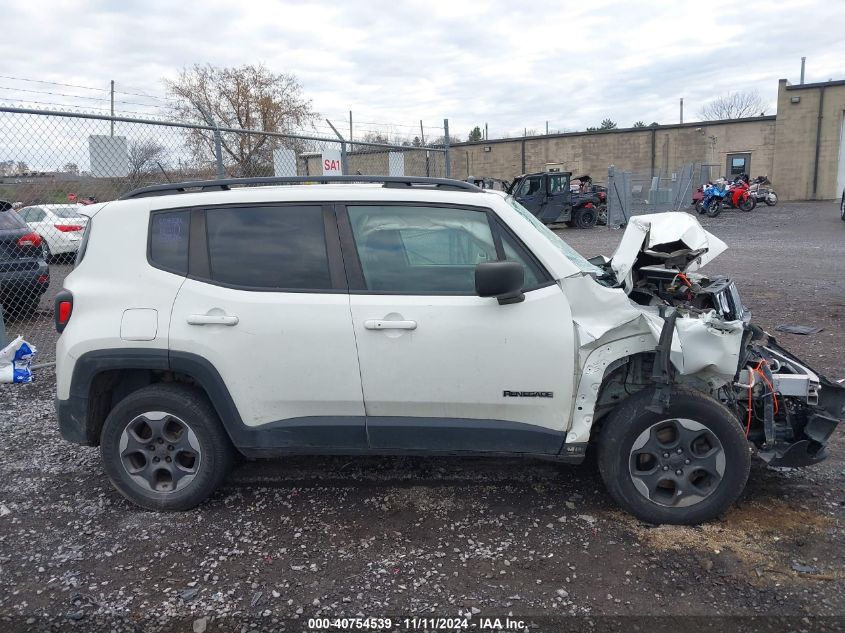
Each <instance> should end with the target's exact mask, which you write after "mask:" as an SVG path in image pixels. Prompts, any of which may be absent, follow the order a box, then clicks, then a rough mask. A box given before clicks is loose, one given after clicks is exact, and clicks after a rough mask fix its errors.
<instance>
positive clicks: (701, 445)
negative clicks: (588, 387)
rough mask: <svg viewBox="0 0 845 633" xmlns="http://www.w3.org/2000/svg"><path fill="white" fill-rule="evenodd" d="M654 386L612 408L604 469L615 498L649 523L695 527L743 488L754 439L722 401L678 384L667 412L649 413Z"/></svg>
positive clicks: (602, 442) (603, 441) (604, 435)
mask: <svg viewBox="0 0 845 633" xmlns="http://www.w3.org/2000/svg"><path fill="white" fill-rule="evenodd" d="M653 395H654V390H653V389H644V390H643V391H641V392H639V393H637V394H636V395H634V396H631V397H630V398H629V399H628V400H626V401H625V402H623V403H622V404H621V405H619V407H618V408H617V409H616V410H614V411H613V412H612V413H611V414H610V417H609V419H608V420H607V422H606V423H605V424H604V426H603V428H602V431H601V436H600V438H599V456H598V457H599V470H600V471H601V475H602V479H603V480H604V483H605V485H606V486H607V489H608V491H609V492H610V494H611V496H613V498H614V499H615V500H616V502H617V503H619V505H621V506H622V507H623V508H624V509H625V510H627V511H628V512H630V513H631V514H633V515H635V516H636V517H638V518H639V519H641V520H643V521H646V522H648V523H674V524H679V525H690V524H696V523H702V522H704V521H709V520H711V519H714V518H716V517H717V516H719V515H720V514H722V513H723V512H725V511H726V510H727V509H728V508H729V507H730V506H731V505H732V504H733V503H734V501H736V499H737V498H738V497H739V495H740V494H741V493H742V491H743V489H744V488H745V483H746V481H747V480H748V473H749V470H750V468H751V453H750V450H749V448H748V442H747V441H746V439H745V436H744V435H743V432H742V429H741V428H740V425H739V423H738V421H737V419H736V417H735V416H734V415H733V414H732V413H731V412H730V411H729V410H728V409H727V408H725V407H724V406H723V405H722V404H721V403H719V402H717V401H716V400H714V399H713V398H710V397H709V396H706V395H704V394H703V393H701V392H699V391H696V390H694V389H691V388H688V387H680V386H676V387H673V390H672V396H671V403H670V405H669V407H667V410H666V411H665V412H663V413H656V412H654V411H650V410H649V409H648V406H649V405H650V404H651V401H652V398H653Z"/></svg>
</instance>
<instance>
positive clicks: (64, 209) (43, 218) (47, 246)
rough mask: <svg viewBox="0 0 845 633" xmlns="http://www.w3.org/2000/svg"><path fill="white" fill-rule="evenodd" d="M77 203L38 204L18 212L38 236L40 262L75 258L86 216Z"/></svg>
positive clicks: (86, 220)
mask: <svg viewBox="0 0 845 633" xmlns="http://www.w3.org/2000/svg"><path fill="white" fill-rule="evenodd" d="M82 208H83V207H82V206H81V205H78V204H40V205H37V206H31V207H24V208H23V209H20V210H19V211H18V214H19V215H20V216H21V218H23V220H24V222H26V223H27V224H28V225H29V227H30V228H31V229H32V230H33V231H35V232H36V233H38V235H40V236H41V240H42V242H41V243H42V247H43V249H44V259H45V260H47V262H48V263H49V262H50V261H51V259H53V258H56V259H61V258H64V259H67V258H68V257H69V256H73V255H76V251H78V250H79V244H80V243H81V242H82V235H83V232H84V231H85V225H86V224H88V216H87V215H85V214H84V213H83V211H82Z"/></svg>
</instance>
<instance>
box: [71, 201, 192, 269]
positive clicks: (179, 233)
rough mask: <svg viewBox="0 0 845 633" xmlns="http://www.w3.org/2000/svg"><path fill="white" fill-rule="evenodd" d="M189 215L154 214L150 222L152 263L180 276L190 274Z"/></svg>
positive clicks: (185, 213) (177, 213) (170, 212)
mask: <svg viewBox="0 0 845 633" xmlns="http://www.w3.org/2000/svg"><path fill="white" fill-rule="evenodd" d="M189 213H190V212H189V211H187V210H184V211H163V212H158V213H154V214H153V216H152V220H151V222H150V261H151V262H152V264H153V265H154V266H156V267H157V268H163V269H164V270H166V271H169V272H173V273H177V274H179V275H187V274H188V240H189V237H190V226H191V218H190V215H189ZM89 226H90V225H89ZM86 233H87V231H86Z"/></svg>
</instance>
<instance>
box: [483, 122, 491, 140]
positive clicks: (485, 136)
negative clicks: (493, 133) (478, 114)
mask: <svg viewBox="0 0 845 633" xmlns="http://www.w3.org/2000/svg"><path fill="white" fill-rule="evenodd" d="M488 138H490V137H489V136H487V124H486V123H485V124H484V140H485V141H486V140H487V139H488Z"/></svg>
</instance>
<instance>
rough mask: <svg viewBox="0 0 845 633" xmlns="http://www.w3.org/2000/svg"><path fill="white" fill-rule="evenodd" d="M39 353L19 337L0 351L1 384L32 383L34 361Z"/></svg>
mask: <svg viewBox="0 0 845 633" xmlns="http://www.w3.org/2000/svg"><path fill="white" fill-rule="evenodd" d="M37 353H38V351H37V350H36V349H35V347H34V346H32V345H30V344H29V343H27V342H26V341H25V340H23V337H21V336H19V337H18V338H16V339H15V340H14V341H12V342H11V343H9V344H8V345H7V346H6V347H4V348H3V349H0V383H3V382H6V383H21V382H32V369H31V367H30V366H31V365H32V359H33V358H35V355H36V354H37Z"/></svg>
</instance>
